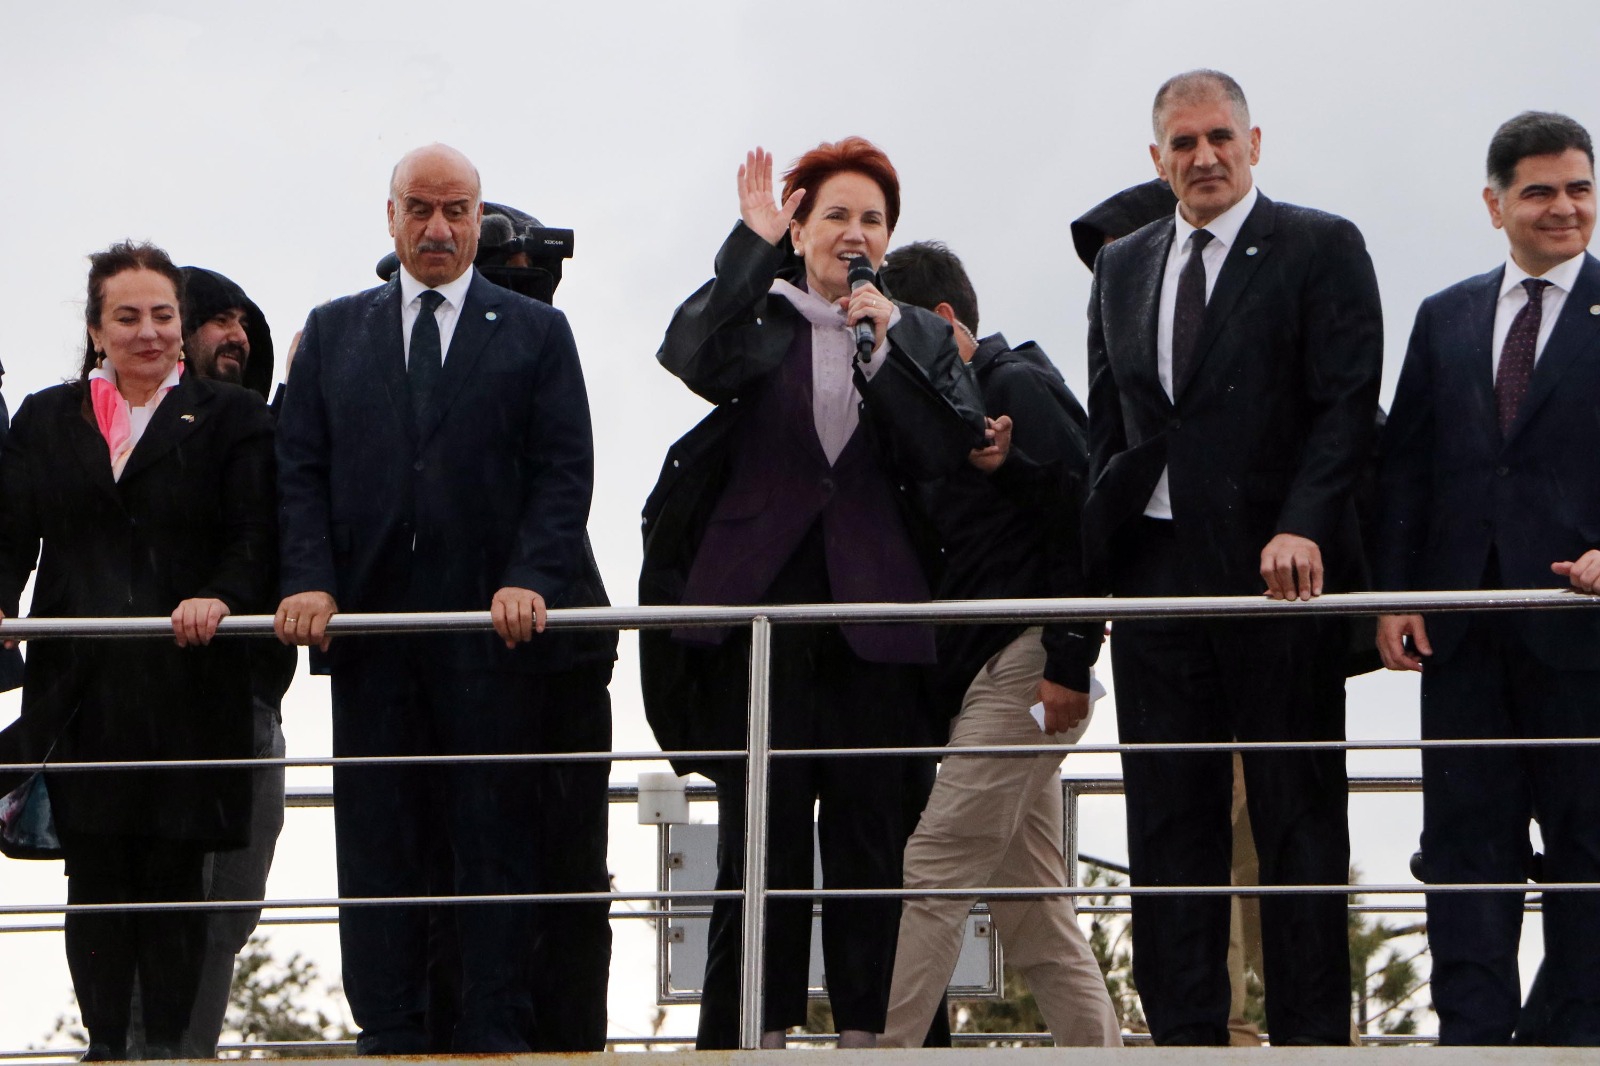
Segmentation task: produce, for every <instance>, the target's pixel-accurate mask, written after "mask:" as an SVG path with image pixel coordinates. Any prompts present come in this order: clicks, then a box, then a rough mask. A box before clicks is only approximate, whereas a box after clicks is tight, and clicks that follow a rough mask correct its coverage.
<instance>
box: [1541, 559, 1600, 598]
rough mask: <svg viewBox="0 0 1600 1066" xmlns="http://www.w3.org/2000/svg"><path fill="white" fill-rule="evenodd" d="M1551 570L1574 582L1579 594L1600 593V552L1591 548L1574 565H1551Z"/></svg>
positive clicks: (1573, 584) (1573, 585)
mask: <svg viewBox="0 0 1600 1066" xmlns="http://www.w3.org/2000/svg"><path fill="white" fill-rule="evenodd" d="M1550 569H1551V570H1553V571H1555V572H1556V573H1558V574H1560V575H1561V576H1562V577H1564V578H1566V579H1568V580H1569V581H1571V582H1572V587H1573V588H1575V589H1577V590H1578V591H1579V592H1600V551H1596V550H1594V549H1593V548H1590V549H1589V550H1588V551H1586V552H1584V553H1583V554H1582V555H1580V556H1578V561H1577V562H1574V563H1551V564H1550Z"/></svg>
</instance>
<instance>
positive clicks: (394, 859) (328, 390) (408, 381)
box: [277, 145, 593, 1054]
mask: <svg viewBox="0 0 1600 1066" xmlns="http://www.w3.org/2000/svg"><path fill="white" fill-rule="evenodd" d="M482 211H483V207H482V194H481V187H480V183H479V179H478V173H477V170H476V169H475V168H474V167H473V166H472V164H471V163H470V162H469V161H468V160H467V159H466V158H465V157H464V156H462V155H461V154H460V153H459V152H456V151H455V150H454V149H451V148H447V147H445V146H443V145H432V146H429V147H427V148H421V149H418V150H416V151H414V152H412V153H411V154H409V155H407V156H406V157H405V158H403V159H402V160H401V161H400V163H399V164H398V165H397V166H396V168H395V171H394V175H393V178H392V180H391V186H390V200H389V230H390V233H391V234H392V235H393V236H394V239H395V251H396V253H397V254H398V256H399V259H400V264H401V268H402V269H401V270H400V271H399V273H398V274H397V275H396V277H395V278H393V279H392V280H391V281H390V282H389V283H388V284H386V285H383V286H380V287H379V288H376V289H372V290H369V291H367V292H364V293H359V294H357V295H355V296H350V297H346V298H344V299H341V300H335V301H333V302H332V303H330V304H327V305H326V306H323V307H319V308H318V309H317V310H315V311H313V312H312V313H311V317H310V318H309V319H308V320H307V322H306V326H305V331H304V337H303V339H302V342H301V346H300V350H299V353H298V355H297V356H296V359H295V363H294V370H293V374H292V375H291V379H290V383H289V386H288V389H287V391H286V395H285V400H284V405H283V413H282V416H281V421H280V423H279V433H278V451H279V455H280V456H281V464H282V465H281V467H280V470H281V478H280V497H281V519H282V528H283V560H284V572H283V592H284V596H285V598H284V600H283V603H282V604H281V606H280V607H279V609H278V614H277V629H278V633H279V636H280V637H281V638H282V639H285V640H292V641H294V642H296V643H301V644H311V645H315V646H318V647H320V648H322V649H323V650H324V651H327V650H328V647H329V640H328V634H327V629H326V627H327V622H328V619H329V618H330V617H331V616H332V615H333V614H334V613H335V612H336V611H338V610H352V611H460V610H482V609H483V608H484V607H485V606H487V607H488V608H489V610H490V613H491V615H492V617H493V620H494V629H495V636H492V637H491V636H489V635H487V634H475V633H471V634H454V635H439V634H433V635H424V636H415V637H410V636H407V637H395V638H381V639H380V638H353V639H348V640H341V641H339V642H338V644H337V645H336V646H334V647H333V648H332V655H331V657H330V666H331V672H332V675H333V685H332V694H333V727H334V737H333V742H334V754H335V755H336V756H375V755H472V754H501V753H519V752H527V751H537V750H540V745H541V743H542V737H541V722H542V721H543V720H545V719H547V718H555V717H557V716H560V715H563V714H569V713H574V712H573V709H572V708H571V707H570V706H569V705H568V702H567V697H568V696H569V695H570V694H571V692H572V690H573V689H574V687H575V686H576V687H579V688H581V690H582V691H584V692H587V691H589V688H590V687H592V686H590V685H589V684H588V681H589V679H588V677H587V676H580V675H583V674H584V671H583V667H584V666H586V665H592V664H586V663H583V662H582V661H581V660H582V659H583V649H584V648H585V647H586V646H587V645H585V644H584V643H583V642H581V640H579V639H577V638H569V637H564V636H563V637H559V638H558V637H557V636H556V635H554V634H552V635H548V636H546V635H543V630H544V621H545V611H546V605H547V604H549V605H554V606H562V605H565V604H566V603H567V602H569V600H568V597H569V596H572V595H574V594H575V589H576V588H577V587H579V586H581V585H582V584H583V582H582V581H581V580H580V579H579V578H580V574H581V573H582V572H583V571H584V569H585V549H584V538H583V533H584V525H585V522H586V519H587V516H588V511H589V500H590V494H591V489H592V477H593V452H592V447H593V442H592V437H591V431H590V424H589V407H588V399H587V395H586V393H585V390H584V384H583V374H582V370H581V368H580V366H579V363H578V354H577V349H576V346H575V345H574V343H573V339H572V332H571V330H570V329H569V327H568V326H567V322H566V318H565V317H564V316H563V315H562V314H561V313H560V312H559V311H556V310H554V309H553V308H551V307H549V306H548V305H546V304H541V303H539V302H537V301H535V300H532V299H529V298H527V297H524V296H521V295H519V294H517V293H514V292H511V291H509V290H507V289H503V288H500V287H499V286H496V285H494V284H492V283H490V282H489V281H487V280H486V279H484V278H483V277H482V276H481V275H479V274H477V273H475V272H474V271H473V270H472V262H473V256H474V254H475V252H476V250H477V245H478V229H479V225H480V223H481V219H482ZM496 638H498V639H496ZM537 796H538V788H537V784H536V777H535V775H533V774H530V773H529V772H528V771H527V768H526V767H518V766H515V765H510V764H504V765H502V764H488V765H472V764H453V765H447V766H443V767H429V766H414V765H401V766H385V767H338V768H336V770H335V773H334V798H335V827H336V830H337V833H338V853H339V854H338V868H339V890H340V894H341V895H342V896H345V897H386V896H387V897H393V896H421V895H427V894H428V887H429V874H428V869H429V862H428V856H429V855H430V848H431V846H432V842H431V841H430V835H431V834H432V833H433V832H435V831H437V832H440V833H443V834H444V835H445V836H446V838H447V841H448V845H449V847H450V849H451V851H452V853H453V859H454V864H453V865H454V881H455V889H456V891H457V892H459V893H461V894H465V895H487V894H506V893H513V894H516V893H528V892H537V891H540V890H541V886H542V883H543V882H542V878H543V877H544V876H545V873H546V870H545V869H544V868H543V867H545V866H546V865H547V864H546V863H544V862H542V861H541V858H540V853H541V849H546V850H548V849H552V848H553V847H554V845H555V844H556V842H554V841H545V840H541V839H540V834H539V832H538V831H537V830H536V829H535V828H534V827H535V826H536V825H537V824H538V822H539V819H538V817H537V809H536V804H537ZM435 826H437V827H438V828H437V830H435V829H434V827H435ZM532 921H533V918H532V913H531V910H530V907H529V906H528V905H526V904H504V903H495V904H473V905H463V906H461V907H460V908H459V909H458V915H457V924H458V928H459V933H460V938H461V957H462V965H463V975H462V985H463V987H462V993H461V1013H460V1020H459V1021H458V1023H457V1025H456V1029H455V1042H454V1043H455V1049H456V1050H457V1051H459V1052H516V1051H527V1050H529V1041H528V1040H527V1038H526V1033H527V1030H528V1025H529V1018H530V1016H531V1015H530V1004H529V995H528V991H527V989H528V974H527V972H526V969H527V967H526V960H527V954H528V948H527V945H528V943H529V939H530V937H531V936H532V932H531V929H532ZM427 928H428V919H427V909H426V908H425V907H422V906H409V905H378V906H360V905H357V906H350V907H346V908H343V909H342V911H341V913H340V941H341V949H342V953H343V959H344V980H345V990H346V994H347V996H348V998H349V1001H350V1006H351V1012H352V1014H353V1016H354V1018H355V1020H356V1022H357V1024H358V1025H359V1026H360V1027H361V1029H362V1032H361V1036H360V1038H359V1041H358V1044H357V1049H358V1051H359V1052H360V1053H362V1054H406V1053H420V1052H422V1051H424V1050H425V1049H426V1043H427V1036H426V1031H425V1021H424V1019H425V1012H426V1008H427V980H426V965H427V946H426V937H427Z"/></svg>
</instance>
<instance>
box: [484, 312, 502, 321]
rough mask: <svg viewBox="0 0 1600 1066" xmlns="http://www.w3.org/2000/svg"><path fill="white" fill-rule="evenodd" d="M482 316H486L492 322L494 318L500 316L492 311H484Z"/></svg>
mask: <svg viewBox="0 0 1600 1066" xmlns="http://www.w3.org/2000/svg"><path fill="white" fill-rule="evenodd" d="M483 317H484V318H487V319H488V320H489V321H490V322H493V321H494V320H495V319H497V318H499V317H500V316H499V315H497V314H495V313H494V312H493V311H485V312H484V313H483Z"/></svg>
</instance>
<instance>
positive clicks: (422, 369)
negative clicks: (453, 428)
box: [406, 289, 444, 429]
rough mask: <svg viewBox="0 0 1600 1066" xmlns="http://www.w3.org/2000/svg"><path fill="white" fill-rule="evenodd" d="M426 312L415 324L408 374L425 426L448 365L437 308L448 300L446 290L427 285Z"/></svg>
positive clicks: (415, 406) (413, 401)
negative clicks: (441, 340) (442, 374)
mask: <svg viewBox="0 0 1600 1066" xmlns="http://www.w3.org/2000/svg"><path fill="white" fill-rule="evenodd" d="M420 299H421V300H422V312H421V313H420V314H418V315H417V320H416V322H414V323H412V326H411V355H410V358H409V360H408V362H407V363H406V374H407V376H409V377H410V379H411V414H412V416H413V417H415V418H416V420H417V428H418V429H421V428H422V422H423V416H424V415H425V414H426V413H427V412H428V411H429V409H430V408H431V407H432V405H433V390H434V386H435V385H436V384H437V383H438V381H439V372H440V369H441V367H443V365H444V349H443V348H442V346H441V345H440V343H439V320H438V319H437V318H435V317H434V314H433V313H434V312H435V311H437V310H438V309H439V305H440V304H442V303H444V294H443V293H440V292H438V291H436V290H434V289H424V290H423V292H422V295H421V297H420Z"/></svg>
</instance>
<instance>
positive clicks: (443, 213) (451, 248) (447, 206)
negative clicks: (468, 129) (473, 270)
mask: <svg viewBox="0 0 1600 1066" xmlns="http://www.w3.org/2000/svg"><path fill="white" fill-rule="evenodd" d="M482 220H483V183H482V181H481V180H480V179H479V178H478V168H477V167H475V166H473V165H472V161H471V160H470V159H468V158H467V157H466V156H464V155H462V154H461V153H460V152H458V151H456V150H455V149H454V148H451V147H450V146H449V145H445V144H430V145H427V146H426V147H423V148H417V149H414V150H413V151H410V152H407V153H406V154H405V155H404V156H402V157H401V159H400V162H398V163H396V164H395V167H394V173H393V174H391V175H390V176H389V234H390V236H392V237H393V238H394V250H395V254H396V255H398V256H399V257H400V265H401V266H403V267H405V269H406V271H407V272H408V273H409V274H410V275H411V276H412V277H414V278H416V279H417V280H418V281H420V282H422V283H423V284H424V285H427V286H428V287H429V288H434V287H437V286H439V285H444V284H447V283H448V282H451V281H454V280H455V279H456V278H459V277H460V276H461V275H462V274H464V273H466V271H467V268H468V267H470V266H471V265H472V260H473V257H474V256H476V255H477V254H478V226H479V224H480V223H481V222H482Z"/></svg>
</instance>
